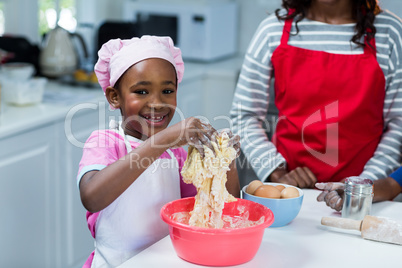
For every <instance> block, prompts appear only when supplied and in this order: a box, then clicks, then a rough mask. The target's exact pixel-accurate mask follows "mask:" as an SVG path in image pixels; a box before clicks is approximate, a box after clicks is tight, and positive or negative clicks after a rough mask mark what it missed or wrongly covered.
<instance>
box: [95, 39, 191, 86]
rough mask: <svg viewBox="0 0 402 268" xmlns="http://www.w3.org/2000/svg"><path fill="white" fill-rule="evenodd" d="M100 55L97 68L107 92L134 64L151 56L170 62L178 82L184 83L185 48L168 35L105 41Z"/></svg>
mask: <svg viewBox="0 0 402 268" xmlns="http://www.w3.org/2000/svg"><path fill="white" fill-rule="evenodd" d="M98 56H99V59H98V62H97V63H96V64H95V68H94V69H95V73H96V76H97V78H98V81H99V84H100V86H101V87H102V89H103V92H105V90H106V88H107V87H109V86H114V85H115V83H116V82H117V80H118V79H119V78H120V77H121V76H122V75H123V73H124V72H125V71H126V70H127V69H128V68H130V67H131V66H132V65H134V64H136V63H137V62H140V61H142V60H145V59H150V58H159V59H164V60H167V61H169V62H170V63H171V64H172V65H173V66H174V68H175V69H176V74H177V82H178V83H180V82H181V80H182V78H183V73H184V63H183V60H182V58H181V51H180V49H179V48H177V47H175V46H174V44H173V41H172V39H171V38H170V37H167V36H163V37H158V36H149V35H144V36H142V37H141V38H138V37H134V38H132V39H124V40H121V39H112V40H109V41H108V42H106V43H105V44H103V46H102V47H101V49H100V50H99V51H98Z"/></svg>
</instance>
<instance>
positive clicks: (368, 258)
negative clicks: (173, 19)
mask: <svg viewBox="0 0 402 268" xmlns="http://www.w3.org/2000/svg"><path fill="white" fill-rule="evenodd" d="M318 194H319V191H318V190H310V189H305V190H304V200H303V205H302V208H301V210H300V213H299V215H298V216H297V217H296V218H295V219H294V220H293V221H292V222H291V223H290V224H288V225H287V226H284V227H278V228H267V229H265V233H264V237H263V241H262V243H261V246H260V248H259V250H258V252H257V254H256V256H255V257H254V258H253V259H252V260H251V261H249V262H247V263H245V264H242V265H238V266H231V267H250V268H259V267H261V268H262V267H263V268H268V267H273V268H286V267H289V268H302V267H306V268H323V267H330V268H332V267H334V268H335V267H336V268H339V267H348V268H350V267H366V268H367V267H373V268H374V267H378V268H379V267H387V268H390V267H400V266H401V263H402V254H401V252H402V246H400V245H394V244H387V243H381V242H376V241H370V240H365V239H363V238H361V236H360V232H358V231H352V230H341V229H336V228H331V227H326V226H322V225H321V218H322V217H323V216H331V217H340V213H338V212H335V211H334V210H332V209H330V208H329V207H327V206H326V205H325V204H324V203H318V202H317V201H316V197H317V195H318ZM401 211H402V203H400V202H392V201H386V202H381V203H374V204H373V207H372V213H371V214H372V215H376V216H383V217H389V218H392V219H395V220H397V221H398V222H402V213H401ZM244 246H245V247H247V245H244ZM222 250H224V249H222ZM217 254H219V253H217ZM119 267H120V268H129V267H143V268H145V267H175V268H190V267H205V266H199V265H195V264H192V263H189V262H187V261H184V260H182V259H180V258H179V257H178V256H177V255H176V252H175V251H174V248H173V245H172V243H171V240H170V238H169V236H166V237H165V238H163V239H162V240H160V241H158V242H157V243H155V244H153V245H152V246H150V247H149V248H147V249H145V250H144V251H142V252H141V253H139V254H138V255H136V256H134V257H133V258H131V259H129V260H128V261H126V262H125V263H123V264H122V265H121V266H119Z"/></svg>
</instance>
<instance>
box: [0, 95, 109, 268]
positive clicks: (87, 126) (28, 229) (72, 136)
mask: <svg viewBox="0 0 402 268" xmlns="http://www.w3.org/2000/svg"><path fill="white" fill-rule="evenodd" d="M104 105H105V103H104V102H100V103H94V104H86V107H90V108H83V107H81V108H80V109H77V110H76V111H74V107H73V109H71V110H70V111H69V112H68V113H67V114H66V116H65V117H63V118H61V119H59V120H57V121H54V122H50V123H48V124H46V125H43V126H38V128H36V129H33V130H30V131H27V132H25V133H22V134H19V135H15V136H8V137H5V138H2V139H0V148H2V150H0V215H1V216H0V218H1V220H0V252H1V253H0V255H1V257H0V267H30V268H34V267H40V268H58V267H63V268H78V267H82V265H83V263H84V262H85V260H86V258H87V257H88V256H89V254H90V253H91V252H92V250H93V249H94V242H93V241H94V240H93V238H92V237H91V234H90V232H89V230H88V227H87V222H86V218H85V213H86V210H85V209H84V207H83V206H82V204H81V201H80V196H79V190H78V188H77V184H76V176H77V171H78V163H79V161H80V159H81V156H82V146H83V145H84V143H85V141H86V139H87V138H88V137H89V135H90V134H91V132H92V131H94V130H96V129H98V128H101V129H104V128H105V121H106V120H108V118H109V116H110V115H111V114H112V113H110V112H109V111H108V110H107V109H104ZM75 107H79V106H75ZM99 107H101V109H99ZM67 115H72V116H71V118H70V119H71V120H70V119H69V117H68V116H67ZM11 148H12V149H11Z"/></svg>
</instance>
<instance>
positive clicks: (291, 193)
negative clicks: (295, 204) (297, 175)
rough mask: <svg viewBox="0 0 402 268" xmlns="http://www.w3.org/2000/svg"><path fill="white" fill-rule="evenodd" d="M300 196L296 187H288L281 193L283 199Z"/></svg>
mask: <svg viewBox="0 0 402 268" xmlns="http://www.w3.org/2000/svg"><path fill="white" fill-rule="evenodd" d="M298 196H299V191H298V190H297V189H296V188H295V187H291V186H289V187H286V188H285V189H283V190H282V192H281V198H284V199H285V198H295V197H298Z"/></svg>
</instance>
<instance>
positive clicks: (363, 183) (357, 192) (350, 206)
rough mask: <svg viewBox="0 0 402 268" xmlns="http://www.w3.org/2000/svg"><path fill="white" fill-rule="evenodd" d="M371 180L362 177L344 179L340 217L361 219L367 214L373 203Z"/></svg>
mask: <svg viewBox="0 0 402 268" xmlns="http://www.w3.org/2000/svg"><path fill="white" fill-rule="evenodd" d="M373 189H374V187H373V181H372V180H370V179H367V178H363V177H348V178H346V180H345V194H344V198H343V208H342V218H349V219H355V220H362V219H363V218H364V216H366V215H369V214H370V211H371V204H372V203H373V196H374V192H373Z"/></svg>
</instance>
